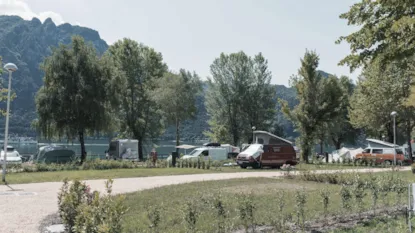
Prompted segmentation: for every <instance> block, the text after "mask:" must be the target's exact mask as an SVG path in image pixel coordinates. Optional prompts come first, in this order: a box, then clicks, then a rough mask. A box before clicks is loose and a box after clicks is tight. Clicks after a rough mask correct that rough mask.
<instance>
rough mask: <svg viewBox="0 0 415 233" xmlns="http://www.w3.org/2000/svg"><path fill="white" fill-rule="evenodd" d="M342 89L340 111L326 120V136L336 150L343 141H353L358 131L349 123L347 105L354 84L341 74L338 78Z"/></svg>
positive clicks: (348, 105)
mask: <svg viewBox="0 0 415 233" xmlns="http://www.w3.org/2000/svg"><path fill="white" fill-rule="evenodd" d="M338 82H339V86H340V88H341V90H342V92H341V93H342V96H341V101H340V106H339V109H340V113H339V115H338V116H337V117H335V118H334V119H332V120H330V121H328V122H327V132H328V138H329V139H330V140H331V142H332V143H333V145H334V146H335V148H336V150H339V149H340V148H341V146H342V144H343V143H345V142H346V143H351V144H353V143H355V141H356V137H357V136H358V134H359V133H360V130H359V129H355V128H354V127H353V126H352V124H351V123H350V119H349V107H350V97H351V96H352V94H353V90H354V84H353V82H352V80H351V79H350V78H348V77H347V76H341V77H340V79H339V80H338Z"/></svg>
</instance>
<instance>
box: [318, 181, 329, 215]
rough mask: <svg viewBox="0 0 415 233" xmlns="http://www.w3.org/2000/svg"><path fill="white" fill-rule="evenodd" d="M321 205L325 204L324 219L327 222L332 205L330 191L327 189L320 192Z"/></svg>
mask: <svg viewBox="0 0 415 233" xmlns="http://www.w3.org/2000/svg"><path fill="white" fill-rule="evenodd" d="M320 197H321V204H323V211H324V218H325V219H326V220H327V216H328V208H329V204H330V191H329V190H328V189H327V187H326V188H323V189H322V190H320Z"/></svg>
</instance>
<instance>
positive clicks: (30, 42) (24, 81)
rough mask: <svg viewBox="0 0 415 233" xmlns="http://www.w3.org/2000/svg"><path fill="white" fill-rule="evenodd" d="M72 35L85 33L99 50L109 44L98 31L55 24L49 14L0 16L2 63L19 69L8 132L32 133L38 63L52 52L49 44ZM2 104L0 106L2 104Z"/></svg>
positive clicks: (39, 82) (65, 41)
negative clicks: (45, 16) (39, 16)
mask: <svg viewBox="0 0 415 233" xmlns="http://www.w3.org/2000/svg"><path fill="white" fill-rule="evenodd" d="M73 35H80V36H82V37H84V38H85V40H86V41H88V42H91V43H92V44H93V45H94V46H95V48H96V49H97V51H98V52H99V53H103V52H104V51H105V50H107V48H108V45H107V43H106V42H105V41H104V40H102V39H101V38H100V36H99V33H98V32H97V31H95V30H92V29H89V28H85V27H79V26H72V25H70V24H67V23H66V24H62V25H59V26H56V25H55V24H54V23H53V21H52V20H51V19H50V18H49V19H46V20H45V22H44V23H41V22H40V20H39V19H37V18H33V19H32V20H31V21H27V20H23V19H22V18H20V17H18V16H0V56H1V57H2V59H3V64H4V63H8V62H12V63H15V64H16V65H17V67H18V69H19V70H18V72H16V73H15V74H14V75H13V81H12V90H13V91H15V92H16V95H17V98H16V99H15V100H14V101H13V102H12V104H11V117H10V130H9V131H10V133H11V134H19V135H26V136H34V134H35V132H34V131H33V130H31V129H30V124H31V121H32V120H33V119H35V118H36V112H35V103H34V97H35V94H36V92H37V90H38V89H39V87H40V86H42V83H43V80H42V77H43V73H42V71H41V70H40V69H39V65H40V63H41V62H42V61H43V59H44V58H45V57H47V56H49V55H50V54H51V48H53V47H57V46H58V45H59V44H60V43H62V44H69V43H70V42H71V37H72V36H73ZM3 78H4V80H3V86H6V87H7V79H6V78H7V75H6V74H3ZM5 84H6V85H5ZM4 105H5V104H4V103H2V105H0V107H2V108H5V107H4ZM3 130H4V118H1V119H0V133H1V132H3Z"/></svg>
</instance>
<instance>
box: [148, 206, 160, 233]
mask: <svg viewBox="0 0 415 233" xmlns="http://www.w3.org/2000/svg"><path fill="white" fill-rule="evenodd" d="M162 211H163V209H162V208H161V207H160V206H159V205H155V206H150V207H149V208H148V209H147V216H148V220H150V225H149V228H150V230H151V232H154V233H158V232H159V225H160V222H161V220H162Z"/></svg>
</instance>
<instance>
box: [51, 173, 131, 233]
mask: <svg viewBox="0 0 415 233" xmlns="http://www.w3.org/2000/svg"><path fill="white" fill-rule="evenodd" d="M112 183H113V181H112V180H108V181H107V182H106V183H105V186H106V190H107V194H106V195H104V196H100V194H99V192H96V191H95V192H91V190H90V188H89V186H87V185H86V184H85V183H83V182H80V181H79V180H75V181H73V182H72V183H71V184H69V182H68V180H65V181H64V184H63V186H62V188H61V190H60V192H59V194H58V206H59V215H60V216H61V218H62V221H63V223H64V224H65V229H66V230H67V231H68V232H74V233H82V232H88V233H121V230H122V226H121V223H122V221H121V220H122V216H123V215H124V214H125V212H126V211H127V208H126V207H125V206H124V204H123V202H124V197H123V196H113V195H111V192H112Z"/></svg>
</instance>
